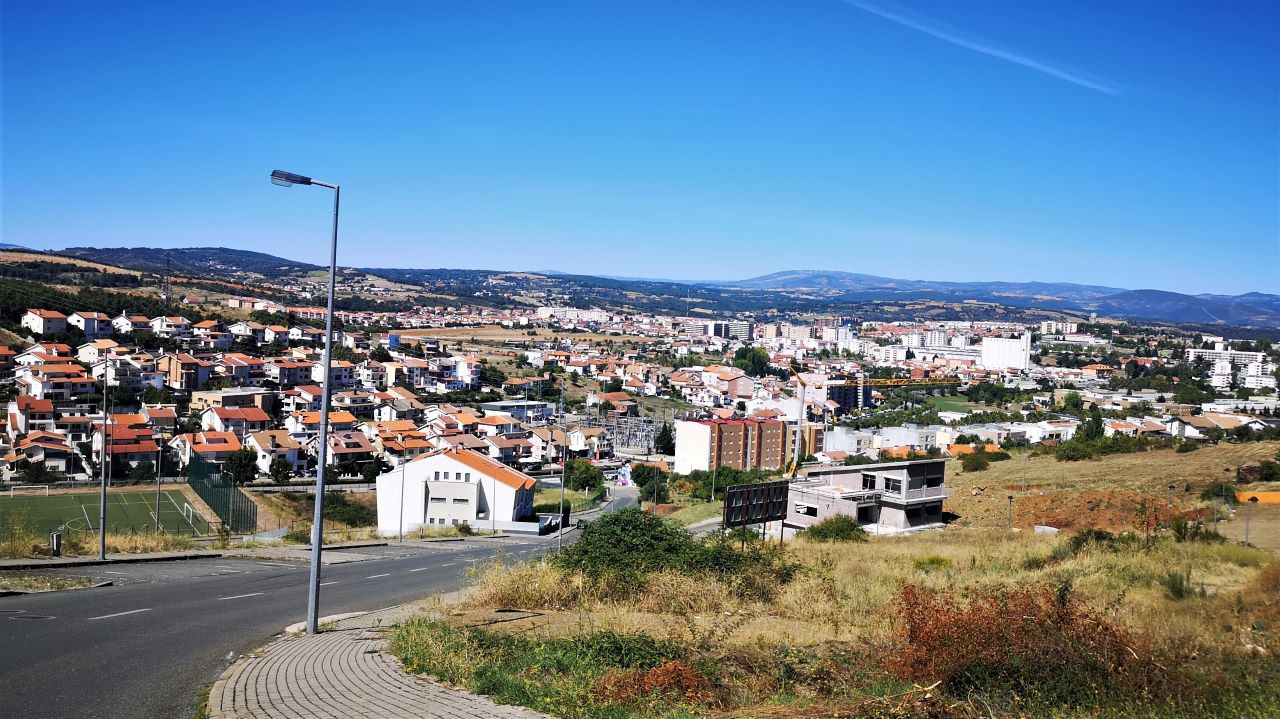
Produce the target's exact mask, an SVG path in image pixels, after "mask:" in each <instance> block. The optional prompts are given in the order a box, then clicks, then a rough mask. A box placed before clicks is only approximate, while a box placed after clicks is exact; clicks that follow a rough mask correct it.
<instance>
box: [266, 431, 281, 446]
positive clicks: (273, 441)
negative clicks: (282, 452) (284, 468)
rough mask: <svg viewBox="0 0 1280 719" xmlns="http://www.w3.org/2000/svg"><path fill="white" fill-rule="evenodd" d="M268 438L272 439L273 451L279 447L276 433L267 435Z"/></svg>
mask: <svg viewBox="0 0 1280 719" xmlns="http://www.w3.org/2000/svg"><path fill="white" fill-rule="evenodd" d="M267 436H268V437H270V438H271V440H270V442H271V449H275V448H276V447H277V446H278V445H279V442H277V441H276V435H275V432H270V433H268V434H267Z"/></svg>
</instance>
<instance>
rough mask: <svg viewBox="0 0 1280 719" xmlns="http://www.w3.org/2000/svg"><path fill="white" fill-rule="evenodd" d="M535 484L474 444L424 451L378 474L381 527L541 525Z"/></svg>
mask: <svg viewBox="0 0 1280 719" xmlns="http://www.w3.org/2000/svg"><path fill="white" fill-rule="evenodd" d="M536 485H537V483H536V482H535V481H534V480H533V478H532V477H530V476H529V475H527V474H525V473H523V472H520V471H518V470H515V469H512V468H511V467H508V466H506V465H504V464H501V463H500V462H497V461H494V460H493V459H490V458H489V457H486V456H484V455H483V454H481V453H479V452H474V451H472V450H469V449H446V450H441V451H439V452H434V453H432V454H427V455H423V456H421V457H418V458H417V459H414V460H412V461H409V462H405V463H404V464H402V465H400V466H399V467H397V468H395V469H393V470H391V471H390V472H387V473H386V474H384V475H382V476H380V477H378V482H377V493H378V532H379V533H380V534H382V535H384V536H391V535H395V534H397V533H399V532H401V531H404V532H409V531H413V530H416V529H418V528H420V527H425V528H427V529H439V528H444V527H449V526H453V525H457V524H470V525H472V526H474V527H477V528H484V527H488V526H492V527H495V528H497V529H505V530H513V529H516V530H518V529H530V528H532V529H533V530H534V531H536V527H537V522H536V518H535V516H534V514H533V492H534V488H535V487H536ZM402 498H403V499H402ZM522 525H523V526H522Z"/></svg>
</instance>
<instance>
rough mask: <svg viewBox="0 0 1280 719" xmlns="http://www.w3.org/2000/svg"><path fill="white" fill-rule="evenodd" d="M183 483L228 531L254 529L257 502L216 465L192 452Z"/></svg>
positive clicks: (245, 531) (255, 525)
mask: <svg viewBox="0 0 1280 719" xmlns="http://www.w3.org/2000/svg"><path fill="white" fill-rule="evenodd" d="M187 483H188V484H190V485H191V488H192V489H194V490H195V492H196V494H198V495H200V498H201V499H203V500H204V501H205V504H208V505H209V508H210V509H212V510H213V512H214V514H216V515H218V518H219V519H221V520H222V524H223V525H224V526H225V527H227V528H229V529H230V530H231V531H232V532H234V533H237V534H243V533H247V532H254V531H257V528H258V505H256V504H254V503H253V500H252V499H249V497H248V496H246V495H245V493H244V492H242V491H240V488H239V487H237V486H236V484H235V482H233V481H231V480H230V479H228V478H226V477H224V476H223V475H222V471H221V470H220V469H219V468H218V467H217V466H216V465H214V464H211V463H209V462H207V461H205V460H204V459H202V458H200V456H199V455H193V456H192V458H191V463H190V464H188V465H187Z"/></svg>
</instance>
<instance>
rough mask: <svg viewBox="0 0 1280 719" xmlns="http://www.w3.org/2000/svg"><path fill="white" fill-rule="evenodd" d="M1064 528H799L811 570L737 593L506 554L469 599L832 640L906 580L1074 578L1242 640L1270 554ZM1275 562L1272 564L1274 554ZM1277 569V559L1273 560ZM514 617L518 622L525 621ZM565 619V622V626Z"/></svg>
mask: <svg viewBox="0 0 1280 719" xmlns="http://www.w3.org/2000/svg"><path fill="white" fill-rule="evenodd" d="M1061 542H1065V540H1063V539H1058V538H1055V537H1048V536H1036V535H1005V534H1003V533H992V532H986V531H981V530H965V529H954V530H948V531H945V532H934V533H927V534H921V535H915V536H911V537H902V538H879V539H875V540H873V541H871V542H868V543H862V544H835V545H832V544H816V543H808V542H805V541H803V540H799V541H796V542H793V543H791V544H790V545H789V546H790V550H789V551H790V552H791V555H792V557H793V558H795V559H797V560H799V561H800V562H801V563H802V564H803V565H804V566H805V570H804V571H803V572H802V573H801V574H800V575H799V576H798V577H797V578H796V579H795V580H793V581H792V582H791V583H790V584H788V585H787V586H785V587H783V588H782V589H781V590H780V591H779V592H778V593H777V594H776V596H775V597H773V598H772V600H771V601H768V602H753V601H748V600H744V599H742V598H740V596H739V595H737V594H735V593H734V592H733V591H732V587H730V586H729V585H727V584H725V583H723V582H720V581H716V580H714V579H711V578H708V577H698V578H692V577H689V576H687V575H682V574H679V573H674V572H667V573H660V574H655V575H653V576H652V577H651V578H650V579H649V583H648V584H647V585H646V587H645V589H644V590H643V591H642V592H639V593H638V594H635V595H622V594H619V593H617V592H612V591H611V590H610V588H609V587H602V586H598V585H594V584H593V583H592V582H590V581H589V580H587V579H586V578H584V577H583V576H582V575H580V574H578V573H576V572H569V571H566V570H563V569H561V568H559V567H556V566H555V565H553V564H552V563H550V562H549V561H546V560H543V561H540V562H533V563H529V564H521V565H516V566H503V565H501V564H498V563H494V564H489V565H484V566H481V567H479V568H477V569H476V570H475V576H474V578H475V587H474V593H473V594H472V595H471V596H470V598H469V599H468V600H467V602H466V604H465V606H466V607H467V609H468V611H473V612H474V611H479V612H483V611H485V610H495V609H529V610H548V611H550V612H551V613H552V616H560V617H561V619H560V620H559V621H551V620H549V619H547V617H546V616H543V617H540V618H539V619H538V620H537V621H536V622H533V624H536V625H537V626H538V629H537V631H550V632H552V633H555V632H557V631H559V630H567V629H569V628H571V627H572V626H574V625H576V624H580V623H581V622H583V621H589V622H590V623H591V624H593V625H595V626H599V627H603V628H610V629H617V630H631V629H642V630H646V631H653V632H654V633H657V634H660V635H663V636H669V635H671V633H672V632H673V631H674V632H678V631H681V630H682V627H683V626H684V624H685V622H686V621H687V620H689V619H693V620H695V621H702V622H712V621H719V619H718V618H719V617H723V616H724V615H725V613H729V614H730V615H732V616H736V617H742V619H741V620H740V621H741V626H740V627H737V628H736V629H735V631H734V633H733V635H732V637H731V639H730V640H731V641H732V642H734V643H742V644H748V645H750V644H758V643H760V642H765V643H770V644H773V643H791V644H812V643H818V642H823V641H830V640H851V641H860V642H871V643H875V642H882V641H886V640H888V639H889V638H890V637H891V635H892V634H893V631H894V628H895V626H894V612H893V611H892V603H893V602H894V601H895V599H896V598H897V597H898V596H899V593H900V591H901V588H902V587H903V586H904V585H906V584H914V585H916V586H919V587H922V588H926V589H930V590H935V591H938V592H941V593H942V594H943V595H947V596H953V597H957V598H965V597H969V596H976V595H979V594H982V593H988V592H992V591H996V592H999V591H1011V590H1015V589H1021V588H1027V587H1032V586H1042V585H1050V586H1060V585H1062V584H1063V583H1065V582H1069V583H1070V584H1071V586H1072V589H1073V592H1074V593H1075V595H1076V596H1077V597H1079V598H1080V599H1081V601H1083V602H1084V603H1085V604H1086V605H1088V606H1089V607H1091V608H1092V609H1094V610H1096V611H1100V612H1106V613H1107V614H1108V616H1110V617H1111V618H1113V619H1114V620H1115V621H1116V622H1117V623H1118V624H1120V625H1121V626H1124V627H1126V628H1130V629H1136V630H1140V631H1142V632H1143V633H1144V634H1150V635H1151V636H1152V637H1153V638H1154V640H1155V641H1157V643H1159V644H1161V645H1164V646H1205V647H1213V648H1215V649H1218V650H1224V651H1229V650H1232V649H1238V648H1239V647H1240V646H1241V645H1242V642H1243V641H1244V640H1243V639H1242V638H1241V637H1240V636H1238V635H1237V634H1232V633H1226V632H1223V631H1222V624H1223V616H1222V615H1223V613H1224V612H1226V613H1228V614H1230V613H1231V612H1233V611H1235V610H1234V609H1232V607H1235V606H1236V605H1237V604H1238V598H1243V600H1244V601H1245V602H1246V604H1247V603H1248V602H1247V600H1248V598H1249V597H1248V595H1247V590H1248V587H1249V586H1250V582H1251V581H1254V579H1255V577H1257V576H1258V574H1259V570H1260V568H1261V567H1263V566H1264V565H1268V563H1269V562H1270V561H1271V559H1272V557H1271V555H1270V554H1269V553H1267V552H1265V551H1262V550H1258V549H1249V548H1244V547H1240V546H1236V545H1230V544H1219V545H1208V544H1176V543H1174V542H1172V541H1161V542H1157V543H1155V544H1154V545H1153V546H1152V547H1151V548H1150V549H1146V550H1143V549H1142V548H1141V546H1140V544H1139V545H1137V546H1136V547H1130V548H1126V549H1125V550H1124V551H1114V552H1113V551H1105V550H1101V549H1086V550H1084V551H1082V552H1080V553H1078V554H1076V555H1074V556H1066V557H1065V558H1063V559H1060V560H1057V561H1051V560H1050V555H1051V552H1052V551H1053V549H1054V547H1055V546H1056V545H1058V544H1059V543H1061ZM1270 566H1275V565H1270ZM1188 567H1189V568H1190V570H1191V578H1192V579H1191V581H1192V584H1193V586H1194V587H1195V589H1196V590H1197V591H1199V589H1200V588H1203V589H1204V592H1205V594H1206V596H1205V597H1204V598H1199V597H1193V598H1191V599H1184V600H1174V599H1171V598H1170V597H1169V596H1167V594H1166V591H1165V589H1164V587H1163V586H1162V584H1161V581H1162V580H1163V579H1164V578H1165V576H1166V575H1167V573H1168V572H1169V571H1170V569H1172V568H1179V569H1185V568H1188ZM1271 571H1275V570H1271ZM521 626H522V625H521V624H520V623H511V626H510V627H505V628H508V629H512V630H524V629H529V626H524V627H523V628H521ZM557 628H558V629H557Z"/></svg>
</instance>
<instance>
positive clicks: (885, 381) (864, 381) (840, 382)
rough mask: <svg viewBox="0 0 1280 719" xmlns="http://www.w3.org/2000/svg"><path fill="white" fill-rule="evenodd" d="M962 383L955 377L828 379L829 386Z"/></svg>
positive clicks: (905, 385) (919, 385)
mask: <svg viewBox="0 0 1280 719" xmlns="http://www.w3.org/2000/svg"><path fill="white" fill-rule="evenodd" d="M955 384H960V380H958V379H956V378H955V377H920V378H911V377H886V378H879V379H871V378H854V379H835V380H827V383H826V386H827V387H857V386H859V385H863V386H866V387H929V386H934V387H937V386H944V385H955Z"/></svg>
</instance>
